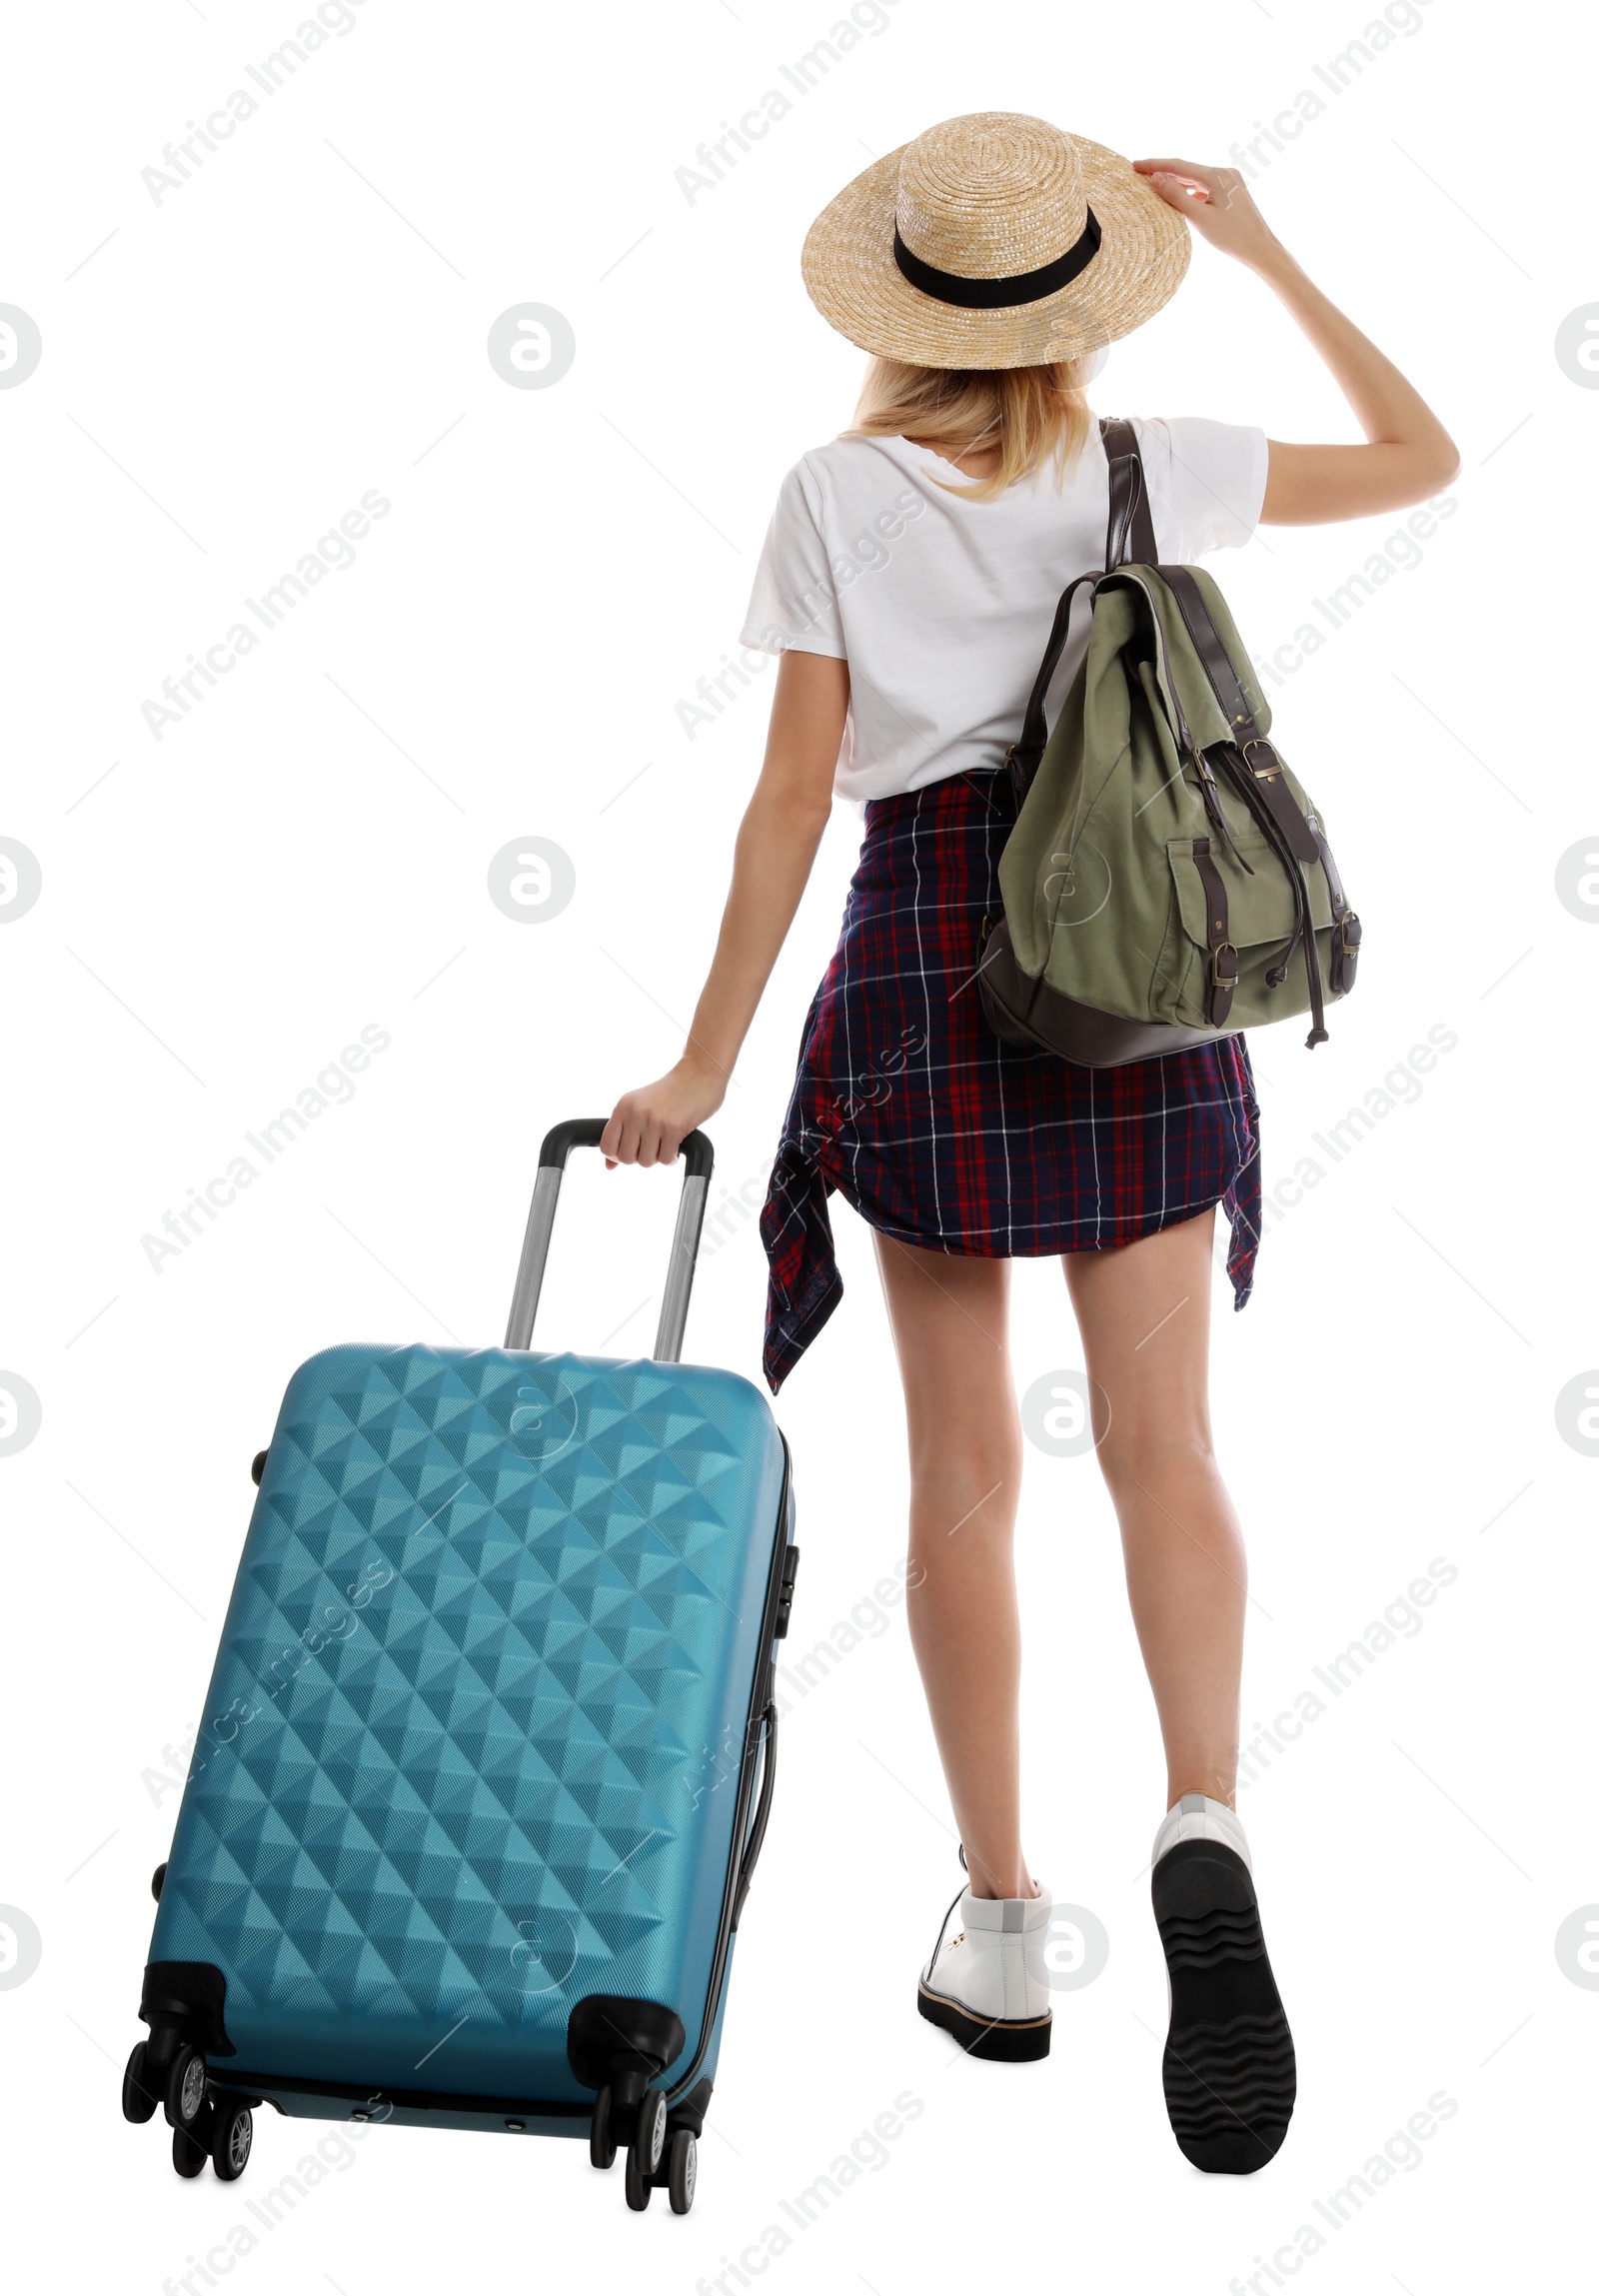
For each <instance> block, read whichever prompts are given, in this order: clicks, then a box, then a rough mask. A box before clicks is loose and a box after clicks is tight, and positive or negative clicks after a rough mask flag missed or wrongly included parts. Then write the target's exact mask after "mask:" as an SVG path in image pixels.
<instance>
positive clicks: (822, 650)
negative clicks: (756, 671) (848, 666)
mask: <svg viewBox="0 0 1599 2296" xmlns="http://www.w3.org/2000/svg"><path fill="white" fill-rule="evenodd" d="M814 486H815V481H814V480H813V479H812V478H811V477H810V474H809V473H808V472H807V471H806V470H805V467H804V465H803V463H797V464H796V465H795V467H794V469H793V470H792V471H791V472H790V473H789V475H788V477H787V478H786V479H785V480H784V482H783V485H782V487H781V488H780V490H779V493H778V507H777V509H776V510H775V511H774V512H773V514H772V524H771V526H769V527H768V529H767V539H766V543H765V545H764V546H763V548H762V552H761V563H760V565H759V566H758V567H757V568H756V580H755V588H754V589H753V590H752V592H751V594H750V610H749V612H748V614H747V615H746V616H745V623H744V631H743V634H742V642H743V644H745V645H746V646H753V647H754V648H755V649H756V650H757V651H758V652H759V653H762V654H789V653H794V654H829V655H831V656H832V657H833V659H834V660H835V661H839V662H841V661H843V660H844V659H845V652H844V643H843V628H842V625H841V623H840V622H839V619H838V595H837V592H836V590H835V589H834V587H833V580H832V570H831V568H830V567H829V565H828V563H827V550H826V545H825V543H824V542H823V541H822V539H821V529H820V526H819V524H818V523H817V505H816V504H815V503H813V502H812V499H811V494H812V490H813V489H814Z"/></svg>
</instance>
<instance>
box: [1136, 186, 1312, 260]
mask: <svg viewBox="0 0 1599 2296" xmlns="http://www.w3.org/2000/svg"><path fill="white" fill-rule="evenodd" d="M1132 164H1133V168H1134V170H1135V171H1136V172H1137V174H1139V175H1141V176H1146V177H1147V178H1148V180H1149V182H1150V183H1151V184H1152V185H1153V186H1154V188H1155V190H1156V191H1157V192H1158V193H1159V194H1160V197H1161V198H1162V199H1163V200H1164V201H1165V203H1166V205H1167V207H1174V208H1175V209H1176V210H1177V213H1178V214H1179V215H1185V216H1186V217H1187V218H1188V221H1189V222H1190V223H1191V224H1192V225H1193V228H1194V230H1195V231H1196V232H1198V234H1199V236H1200V238H1201V239H1205V240H1208V241H1209V242H1210V245H1211V246H1212V247H1214V248H1215V249H1217V250H1218V252H1219V253H1221V254H1222V255H1230V256H1232V257H1234V258H1235V259H1236V260H1237V261H1238V262H1239V263H1246V264H1249V265H1250V266H1251V267H1254V266H1258V265H1260V264H1263V263H1265V262H1267V261H1268V260H1269V259H1270V258H1271V257H1272V256H1273V255H1280V254H1281V252H1282V248H1281V243H1280V242H1279V241H1278V240H1277V239H1276V238H1275V237H1274V235H1273V234H1272V232H1271V231H1270V229H1269V228H1268V226H1267V224H1266V220H1265V217H1264V216H1263V215H1262V214H1261V212H1260V210H1259V208H1257V207H1256V205H1255V203H1254V201H1253V200H1252V199H1251V198H1250V196H1249V191H1248V187H1247V185H1246V184H1245V183H1244V180H1243V177H1242V176H1241V175H1240V174H1239V173H1238V170H1237V169H1236V168H1231V167H1200V166H1198V165H1197V163H1196V162H1195V161H1193V160H1134V161H1133V163H1132Z"/></svg>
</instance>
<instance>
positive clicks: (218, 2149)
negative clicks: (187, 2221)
mask: <svg viewBox="0 0 1599 2296" xmlns="http://www.w3.org/2000/svg"><path fill="white" fill-rule="evenodd" d="M254 2133H255V2122H254V2119H253V2118H252V2116H251V2112H250V2107H249V2106H248V2105H247V2104H246V2103H245V2102H244V2101H243V2099H242V2098H240V2097H233V2098H230V2099H229V2101H228V2102H227V2103H226V2104H222V2105H219V2106H218V2107H217V2117H216V2122H215V2125H214V2126H213V2128H212V2131H211V2165H212V2167H213V2168H214V2169H215V2170H216V2172H217V2175H218V2176H219V2177H220V2178H221V2180H222V2182H223V2183H224V2184H232V2182H233V2180H234V2178H235V2177H236V2176H241V2175H243V2173H244V2164H245V2162H246V2161H247V2160H248V2159H249V2158H250V2139H251V2137H252V2136H253V2135H254Z"/></svg>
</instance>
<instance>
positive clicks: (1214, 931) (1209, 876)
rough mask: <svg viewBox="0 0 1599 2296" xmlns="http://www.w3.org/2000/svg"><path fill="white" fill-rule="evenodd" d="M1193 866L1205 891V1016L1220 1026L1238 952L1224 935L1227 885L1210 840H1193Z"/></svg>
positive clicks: (1235, 977)
mask: <svg viewBox="0 0 1599 2296" xmlns="http://www.w3.org/2000/svg"><path fill="white" fill-rule="evenodd" d="M1193 866H1194V868H1195V869H1196V870H1197V871H1198V873H1199V883H1200V884H1201V885H1202V886H1203V888H1204V895H1205V948H1206V950H1207V952H1208V954H1209V958H1210V966H1209V970H1208V972H1207V974H1206V977H1205V1019H1206V1021H1208V1023H1209V1024H1210V1026H1211V1028H1212V1029H1219V1028H1220V1027H1221V1026H1222V1024H1223V1022H1224V1021H1225V1020H1226V1018H1227V1015H1228V1014H1229V1013H1230V1012H1231V1011H1232V993H1233V991H1234V990H1235V989H1236V988H1237V986H1238V952H1237V950H1236V949H1235V948H1234V947H1233V945H1232V943H1231V942H1230V941H1229V940H1228V938H1227V931H1228V928H1227V888H1226V885H1225V884H1224V882H1223V880H1222V875H1221V872H1220V870H1219V869H1217V867H1216V865H1215V863H1214V862H1213V861H1212V860H1211V858H1210V840H1209V839H1208V838H1207V837H1196V838H1195V839H1194V841H1193Z"/></svg>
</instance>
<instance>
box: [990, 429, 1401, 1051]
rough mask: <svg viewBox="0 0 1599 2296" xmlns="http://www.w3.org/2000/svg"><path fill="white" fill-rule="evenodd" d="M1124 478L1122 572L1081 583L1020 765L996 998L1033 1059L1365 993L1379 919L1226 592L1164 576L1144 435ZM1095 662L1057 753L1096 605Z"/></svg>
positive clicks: (1213, 1034)
mask: <svg viewBox="0 0 1599 2296" xmlns="http://www.w3.org/2000/svg"><path fill="white" fill-rule="evenodd" d="M1100 429H1101V432H1102V434H1103V436H1104V440H1105V449H1106V455H1107V459H1108V461H1109V465H1110V527H1109V532H1108V534H1107V537H1106V545H1105V569H1106V571H1105V572H1104V574H1102V575H1082V576H1079V578H1078V580H1077V581H1075V582H1073V583H1072V584H1070V585H1069V586H1068V588H1067V589H1066V591H1065V592H1064V594H1063V595H1062V597H1061V600H1060V603H1059V606H1058V607H1057V608H1056V610H1055V618H1054V625H1053V628H1052V629H1051V631H1050V634H1049V643H1048V646H1047V647H1046V648H1045V650H1044V657H1043V662H1042V665H1041V666H1040V668H1039V671H1038V677H1037V681H1036V683H1035V684H1034V686H1033V689H1032V695H1031V698H1030V699H1029V701H1028V704H1027V712H1026V718H1025V721H1024V723H1023V726H1022V731H1021V734H1020V736H1019V738H1018V740H1017V741H1016V742H1015V743H1014V744H1013V745H1012V747H1011V749H1010V750H1009V751H1008V752H1007V753H1006V757H1005V765H1006V769H1007V770H1008V773H1009V776H1010V781H1011V786H1012V788H1013V790H1014V792H1015V798H1016V808H1017V811H1016V821H1015V826H1014V828H1013V829H1012V830H1011V832H1010V835H1009V838H1008V840H1007V842H1006V845H1005V850H1004V853H1003V855H1002V857H1001V859H1000V864H999V885H1000V891H1001V894H1002V896H1003V900H1004V916H1003V918H1002V919H1000V920H990V921H985V923H984V928H983V937H982V944H981V949H980V955H979V971H978V983H979V988H980V993H981V996H982V1001H983V1008H984V1011H985V1012H986V1014H987V1017H988V1020H989V1023H990V1025H991V1026H992V1027H993V1028H994V1029H995V1030H996V1031H997V1032H998V1034H999V1035H1000V1036H1001V1037H1004V1038H1006V1039H1007V1040H1009V1041H1010V1042H1011V1043H1014V1044H1018V1045H1025V1046H1029V1047H1034V1048H1036V1047H1041V1048H1043V1049H1044V1050H1046V1051H1049V1052H1053V1053H1058V1054H1060V1055H1062V1056H1063V1057H1064V1058H1065V1059H1066V1060H1068V1061H1074V1062H1078V1063H1081V1064H1083V1065H1085V1066H1087V1067H1089V1068H1110V1067H1118V1066H1120V1065H1121V1064H1122V1063H1124V1062H1129V1061H1142V1060H1149V1059H1154V1058H1158V1057H1159V1056H1160V1055H1161V1054H1163V1053H1173V1052H1180V1051H1182V1050H1185V1049H1186V1048H1187V1047H1189V1046H1191V1045H1199V1044H1211V1043H1214V1042H1215V1040H1216V1039H1217V1038H1219V1037H1223V1036H1230V1035H1234V1034H1236V1033H1237V1032H1238V1031H1240V1030H1243V1029H1253V1028H1260V1027H1264V1026H1265V1025H1266V1024H1268V1023H1270V1022H1273V1021H1285V1020H1289V1019H1291V1018H1292V1017H1293V1016H1294V1015H1296V1014H1299V1013H1304V1012H1308V1013H1309V1015H1310V1021H1311V1026H1310V1034H1309V1036H1308V1037H1307V1038H1306V1039H1305V1042H1306V1044H1307V1045H1309V1046H1314V1045H1319V1044H1322V1043H1324V1042H1325V1041H1326V1035H1327V1032H1326V1029H1325V1027H1324V1026H1323V1010H1324V1007H1325V1005H1326V1004H1328V1003H1330V1002H1332V1001H1333V1000H1334V999H1336V998H1339V997H1343V996H1346V995H1347V994H1348V992H1349V990H1350V989H1351V988H1352V987H1353V985H1354V978H1355V964H1356V960H1357V957H1358V954H1359V949H1360V920H1359V918H1358V917H1356V915H1355V913H1354V911H1353V910H1352V909H1351V908H1350V907H1349V904H1348V902H1347V901H1346V899H1345V898H1344V891H1343V886H1342V884H1341V882H1340V880H1339V876H1338V871H1337V866H1336V864H1335V863H1334V861H1333V858H1332V853H1331V849H1330V848H1329V846H1328V843H1327V836H1326V830H1325V827H1324V825H1323V822H1322V819H1321V816H1320V814H1319V812H1318V811H1316V809H1314V808H1313V807H1312V806H1311V804H1310V802H1309V800H1308V799H1307V797H1306V795H1305V792H1304V790H1303V789H1302V788H1301V786H1300V784H1299V782H1298V781H1297V780H1296V778H1295V777H1294V775H1293V774H1292V772H1291V771H1290V770H1289V768H1288V767H1287V766H1286V765H1285V764H1284V763H1283V761H1282V759H1281V757H1280V756H1279V754H1278V753H1277V751H1276V749H1275V748H1274V747H1273V745H1272V744H1271V743H1270V742H1269V741H1268V740H1267V739H1266V736H1267V734H1268V732H1269V731H1270V727H1271V713H1270V711H1269V709H1268V708H1267V706H1266V702H1265V698H1264V696H1263V695H1262V694H1261V692H1260V689H1259V687H1258V686H1257V685H1256V683H1255V678H1254V673H1253V670H1252V668H1251V666H1250V662H1249V657H1248V655H1247V653H1246V652H1245V650H1244V647H1243V644H1242V642H1241V641H1240V639H1239V637H1238V633H1237V631H1236V630H1235V629H1234V627H1233V622H1232V617H1231V615H1230V614H1229V613H1228V612H1227V608H1226V605H1225V603H1224V602H1223V600H1222V597H1221V593H1220V592H1219V591H1218V590H1217V588H1216V586H1215V584H1214V582H1213V581H1212V580H1211V578H1210V576H1209V575H1208V574H1206V573H1205V572H1204V571H1203V570H1202V569H1201V568H1199V567H1193V566H1161V565H1157V564H1156V550H1155V539H1154V528H1153V524H1152V521H1151V519H1150V516H1149V505H1148V491H1147V487H1146V485H1145V483H1144V476H1143V466H1142V463H1141V461H1140V459H1139V455H1138V447H1137V441H1136V438H1135V437H1134V434H1133V431H1132V426H1131V425H1130V424H1129V423H1125V422H1117V421H1113V420H1108V419H1107V420H1106V421H1104V422H1103V423H1101V425H1100ZM1084 587H1087V588H1088V589H1089V590H1090V591H1091V593H1092V602H1093V626H1092V629H1091V631H1090V633H1089V638H1088V651H1087V654H1086V656H1085V658H1084V660H1083V663H1082V666H1081V668H1080V669H1079V670H1078V672H1077V675H1076V677H1075V678H1074V680H1073V681H1072V684H1071V688H1070V691H1069V692H1068V693H1067V695H1066V698H1065V701H1064V703H1063V705H1062V707H1061V711H1060V715H1059V718H1058V720H1057V722H1056V724H1055V728H1054V731H1053V732H1052V733H1051V734H1050V735H1049V736H1048V740H1047V743H1046V741H1045V738H1044V735H1045V729H1044V695H1045V693H1046V691H1047V689H1048V685H1049V681H1050V678H1051V677H1052V676H1053V674H1054V670H1055V666H1056V664H1057V663H1058V662H1059V660H1060V653H1061V649H1062V647H1063V646H1064V644H1065V640H1066V631H1067V627H1068V624H1069V621H1070V615H1071V609H1072V606H1073V604H1074V602H1075V598H1076V594H1077V592H1078V590H1080V589H1082V588H1084Z"/></svg>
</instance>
